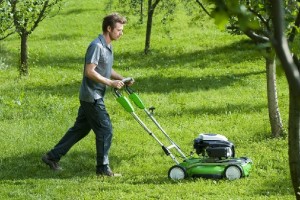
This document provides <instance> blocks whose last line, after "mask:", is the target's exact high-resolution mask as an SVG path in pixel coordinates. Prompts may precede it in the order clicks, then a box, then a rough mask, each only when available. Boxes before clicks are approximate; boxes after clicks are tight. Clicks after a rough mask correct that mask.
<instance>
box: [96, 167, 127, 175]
mask: <svg viewBox="0 0 300 200" xmlns="http://www.w3.org/2000/svg"><path fill="white" fill-rule="evenodd" d="M96 174H97V176H109V177H113V176H114V177H120V176H122V174H115V173H113V172H112V171H111V169H110V167H109V166H103V169H98V170H97V172H96Z"/></svg>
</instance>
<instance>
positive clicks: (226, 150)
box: [194, 134, 235, 158]
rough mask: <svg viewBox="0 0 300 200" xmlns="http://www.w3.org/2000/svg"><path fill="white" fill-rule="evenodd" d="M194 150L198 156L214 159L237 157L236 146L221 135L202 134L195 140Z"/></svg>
mask: <svg viewBox="0 0 300 200" xmlns="http://www.w3.org/2000/svg"><path fill="white" fill-rule="evenodd" d="M194 149H195V150H196V153H197V154H198V155H200V154H202V156H208V157H212V158H230V157H234V156H235V150H234V145H233V143H232V142H230V141H228V139H227V138H226V137H225V136H223V135H219V134H200V135H199V137H198V138H196V139H195V140H194Z"/></svg>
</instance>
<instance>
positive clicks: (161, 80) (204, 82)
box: [133, 71, 265, 93]
mask: <svg viewBox="0 0 300 200" xmlns="http://www.w3.org/2000/svg"><path fill="white" fill-rule="evenodd" d="M263 73H265V71H259V72H251V73H242V74H235V75H233V74H230V75H223V76H205V77H177V78H176V77H175V78H168V77H162V76H160V75H156V76H150V77H147V78H143V79H138V80H136V82H137V83H138V85H134V86H133V88H136V89H137V90H141V91H143V92H146V93H151V92H154V93H169V92H172V91H177V92H193V91H201V90H210V89H220V88H223V87H227V86H230V85H232V84H234V83H236V82H238V81H240V80H241V79H243V78H245V77H247V76H255V75H260V74H263Z"/></svg>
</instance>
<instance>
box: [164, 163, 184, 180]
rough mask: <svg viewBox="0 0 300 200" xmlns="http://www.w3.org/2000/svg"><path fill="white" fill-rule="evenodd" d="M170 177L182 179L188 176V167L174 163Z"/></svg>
mask: <svg viewBox="0 0 300 200" xmlns="http://www.w3.org/2000/svg"><path fill="white" fill-rule="evenodd" d="M168 177H169V178H170V179H172V180H182V179H185V178H186V177H187V173H186V169H185V168H184V167H182V166H180V165H174V166H173V167H171V168H170V169H169V172H168Z"/></svg>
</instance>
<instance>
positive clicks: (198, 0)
mask: <svg viewBox="0 0 300 200" xmlns="http://www.w3.org/2000/svg"><path fill="white" fill-rule="evenodd" d="M196 2H197V3H198V4H199V6H200V7H201V8H202V10H203V11H204V12H205V13H206V14H207V15H208V16H209V17H212V16H211V14H210V13H209V12H208V11H207V10H206V8H205V7H204V5H203V4H202V3H201V2H200V0H196Z"/></svg>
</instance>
